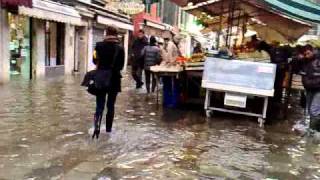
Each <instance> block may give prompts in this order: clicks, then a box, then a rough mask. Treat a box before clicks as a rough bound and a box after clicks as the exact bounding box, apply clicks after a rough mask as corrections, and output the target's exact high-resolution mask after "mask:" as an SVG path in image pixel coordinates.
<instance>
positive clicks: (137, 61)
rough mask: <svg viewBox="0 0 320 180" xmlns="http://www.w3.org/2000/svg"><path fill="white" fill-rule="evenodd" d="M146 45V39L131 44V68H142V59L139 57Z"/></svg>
mask: <svg viewBox="0 0 320 180" xmlns="http://www.w3.org/2000/svg"><path fill="white" fill-rule="evenodd" d="M147 45H148V39H147V38H146V37H144V38H142V39H139V38H138V39H136V40H135V41H134V42H133V45H132V51H133V53H132V57H131V60H132V62H131V63H132V65H133V66H141V67H143V60H144V59H143V57H142V56H141V54H142V50H143V49H144V47H145V46H147Z"/></svg>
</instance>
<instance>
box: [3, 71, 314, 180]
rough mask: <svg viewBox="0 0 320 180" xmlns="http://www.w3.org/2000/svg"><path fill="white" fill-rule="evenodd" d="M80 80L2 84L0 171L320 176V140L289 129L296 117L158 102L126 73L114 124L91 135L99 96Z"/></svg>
mask: <svg viewBox="0 0 320 180" xmlns="http://www.w3.org/2000/svg"><path fill="white" fill-rule="evenodd" d="M79 84H80V78H74V77H65V78H56V79H54V80H45V81H42V80H39V81H35V82H30V83H29V82H19V81H15V82H14V81H13V82H11V83H9V84H7V85H4V86H0V92H1V93H0V99H1V106H0V179H30V180H31V179H34V180H46V179H75V180H78V179H100V180H109V179H112V180H114V179H155V180H160V179H174V180H175V179H290V180H295V179H297V180H300V179H320V145H317V144H314V143H312V142H311V141H310V140H308V139H307V138H302V137H300V136H298V135H296V134H294V133H293V132H292V131H291V128H292V125H293V123H294V121H293V120H290V121H281V122H275V123H273V124H272V125H267V126H266V127H265V129H261V128H259V127H258V124H257V122H256V121H255V120H253V119H247V118H245V117H242V116H230V115H225V114H221V115H217V116H215V117H213V118H212V119H207V118H206V117H205V115H204V114H203V112H202V111H201V107H200V108H199V109H198V110H194V108H193V109H192V108H188V109H184V110H163V109H162V108H158V107H157V105H156V100H155V96H146V95H145V94H141V93H137V91H136V90H135V89H134V88H133V84H130V83H128V80H126V81H125V82H124V86H123V92H122V93H121V94H120V95H119V98H118V101H117V105H116V111H117V113H116V119H115V122H114V129H113V132H112V133H111V135H107V134H105V133H102V135H101V136H100V139H99V140H94V141H93V140H92V139H91V136H90V134H89V131H90V129H91V126H92V118H93V113H94V105H95V104H94V102H95V101H94V97H92V96H90V95H88V94H87V93H86V91H85V90H84V89H83V88H81V87H80V86H79ZM191 109H192V110H191ZM301 114H302V113H297V114H295V113H291V117H290V118H291V119H296V120H299V119H301V118H302V115H301Z"/></svg>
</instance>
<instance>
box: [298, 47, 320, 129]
mask: <svg viewBox="0 0 320 180" xmlns="http://www.w3.org/2000/svg"><path fill="white" fill-rule="evenodd" d="M303 52H304V54H303V55H302V54H300V55H299V57H298V58H297V60H296V61H294V62H293V63H292V65H293V67H294V69H295V70H296V71H297V70H300V72H301V74H302V75H303V77H302V83H303V86H304V88H305V89H306V91H307V109H308V113H309V114H310V118H311V121H310V128H311V129H313V130H317V131H320V57H319V53H317V52H316V51H315V50H314V49H313V47H312V46H310V45H307V46H305V47H304V51H303Z"/></svg>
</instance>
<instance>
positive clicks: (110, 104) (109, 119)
mask: <svg viewBox="0 0 320 180" xmlns="http://www.w3.org/2000/svg"><path fill="white" fill-rule="evenodd" d="M124 58H125V56H124V49H123V47H122V46H120V42H119V39H118V31H117V29H116V28H114V27H108V28H107V36H106V37H105V40H104V41H102V42H98V43H97V45H96V48H95V52H94V57H93V63H94V64H95V65H96V66H97V69H98V70H111V72H112V73H111V80H110V85H109V88H108V89H106V90H103V91H102V92H99V93H98V94H97V95H96V113H95V120H100V122H101V119H102V117H103V111H104V107H105V104H106V97H107V95H108V100H107V115H106V132H107V133H109V132H111V130H112V124H113V119H114V113H115V103H116V99H117V95H118V93H119V92H121V78H122V76H121V70H122V69H123V66H124Z"/></svg>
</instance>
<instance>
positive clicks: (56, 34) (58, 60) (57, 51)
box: [45, 21, 65, 77]
mask: <svg viewBox="0 0 320 180" xmlns="http://www.w3.org/2000/svg"><path fill="white" fill-rule="evenodd" d="M45 33H46V34H45V66H46V76H49V77H50V76H56V75H63V74H64V50H65V49H64V43H65V42H64V41H65V26H64V24H62V23H56V22H49V21H47V22H46V24H45Z"/></svg>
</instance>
